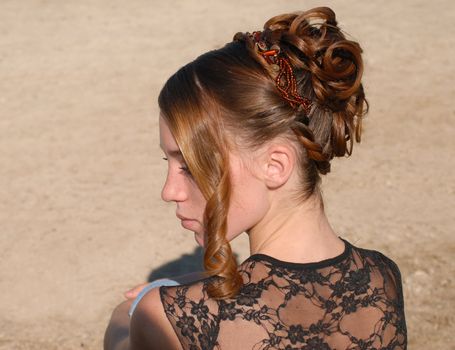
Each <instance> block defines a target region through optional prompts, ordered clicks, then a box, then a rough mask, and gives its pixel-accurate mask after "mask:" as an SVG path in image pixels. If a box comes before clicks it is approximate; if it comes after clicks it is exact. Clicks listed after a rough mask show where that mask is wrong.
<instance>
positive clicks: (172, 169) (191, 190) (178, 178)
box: [159, 116, 206, 246]
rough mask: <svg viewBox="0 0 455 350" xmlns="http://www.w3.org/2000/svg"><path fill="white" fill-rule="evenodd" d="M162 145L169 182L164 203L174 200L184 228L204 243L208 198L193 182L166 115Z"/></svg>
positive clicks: (160, 121)
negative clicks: (204, 221) (206, 198)
mask: <svg viewBox="0 0 455 350" xmlns="http://www.w3.org/2000/svg"><path fill="white" fill-rule="evenodd" d="M159 125H160V147H161V149H162V150H163V152H164V155H165V158H164V159H165V160H167V165H168V168H167V169H168V170H167V176H166V182H165V183H164V186H163V189H162V191H161V198H162V199H163V200H164V201H165V202H175V204H176V205H177V208H176V213H175V214H176V216H177V217H178V218H179V219H180V220H181V224H182V226H183V227H184V228H186V229H188V230H191V231H193V232H194V235H195V239H196V242H197V243H198V244H199V245H201V246H203V245H204V225H203V215H204V209H205V205H206V200H205V198H204V196H203V195H202V192H201V191H200V190H199V187H198V186H197V184H196V183H195V182H194V179H193V177H192V176H191V174H190V172H189V170H188V168H187V165H186V164H185V161H184V159H183V156H182V153H181V151H180V149H179V147H178V145H177V143H176V141H175V138H174V136H173V135H172V133H171V131H170V129H169V127H168V125H167V123H166V121H165V120H164V118H163V117H161V116H160V118H159Z"/></svg>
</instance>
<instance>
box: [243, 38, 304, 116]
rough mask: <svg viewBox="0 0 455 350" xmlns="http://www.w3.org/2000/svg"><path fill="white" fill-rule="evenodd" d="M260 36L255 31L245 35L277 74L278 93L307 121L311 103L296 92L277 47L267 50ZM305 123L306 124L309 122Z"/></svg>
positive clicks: (292, 78)
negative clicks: (303, 115)
mask: <svg viewBox="0 0 455 350" xmlns="http://www.w3.org/2000/svg"><path fill="white" fill-rule="evenodd" d="M261 34H262V32H260V31H255V32H253V34H250V33H247V35H248V36H250V38H251V39H252V40H253V42H254V44H255V48H256V51H257V52H258V54H260V55H261V56H262V57H263V58H264V59H265V61H266V62H267V63H268V64H270V65H271V68H272V69H273V70H274V71H275V72H276V73H277V75H276V77H275V84H276V87H277V89H278V91H279V92H280V93H281V95H282V96H283V98H284V99H285V100H286V101H288V102H289V104H290V105H291V106H292V107H294V108H298V109H299V110H300V109H302V110H303V111H304V112H305V115H306V119H307V118H308V115H309V114H310V110H311V101H310V100H309V99H308V98H306V97H303V96H300V94H299V93H298V92H297V82H296V79H295V75H294V72H293V70H292V67H291V64H290V63H289V59H288V58H287V57H286V56H285V55H284V54H283V53H281V50H280V47H279V46H278V45H276V44H274V45H272V46H271V47H270V48H269V47H268V46H267V44H266V42H265V41H264V40H262V39H261ZM306 121H307V122H308V121H309V120H306Z"/></svg>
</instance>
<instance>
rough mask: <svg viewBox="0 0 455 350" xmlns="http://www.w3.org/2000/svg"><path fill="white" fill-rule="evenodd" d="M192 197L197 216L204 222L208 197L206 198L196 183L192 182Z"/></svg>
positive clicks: (192, 205)
mask: <svg viewBox="0 0 455 350" xmlns="http://www.w3.org/2000/svg"><path fill="white" fill-rule="evenodd" d="M190 198H191V207H192V208H193V210H194V212H193V213H194V215H195V217H196V218H197V219H198V220H199V222H201V223H202V220H203V216H204V211H205V206H206V204H207V201H206V199H205V198H204V196H203V194H202V192H201V190H200V189H199V187H197V186H196V184H194V183H192V185H191V187H190Z"/></svg>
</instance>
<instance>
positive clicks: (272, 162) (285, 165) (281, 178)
mask: <svg viewBox="0 0 455 350" xmlns="http://www.w3.org/2000/svg"><path fill="white" fill-rule="evenodd" d="M263 156H264V158H263V167H262V169H263V170H264V172H263V176H264V181H265V184H266V186H267V187H268V188H270V189H275V188H278V187H281V186H282V185H284V184H285V183H286V182H287V181H288V179H289V177H290V176H291V174H292V171H293V169H294V166H295V162H296V156H295V152H294V150H293V148H292V146H290V145H286V144H270V145H269V146H268V148H267V149H266V152H265V153H264V154H263Z"/></svg>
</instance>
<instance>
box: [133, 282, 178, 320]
mask: <svg viewBox="0 0 455 350" xmlns="http://www.w3.org/2000/svg"><path fill="white" fill-rule="evenodd" d="M178 285H180V283H178V282H177V281H174V280H171V279H169V278H160V279H159V280H156V281H153V282H150V283H149V284H147V285H146V286H145V287H144V288H143V289H142V290H141V292H140V293H139V294H138V295H137V297H136V298H135V299H134V301H133V303H132V304H131V307H130V310H129V311H128V315H129V316H130V317H131V315H132V314H133V312H134V309H136V306H137V304H139V302H140V301H141V299H142V298H143V297H144V295H146V294H147V293H148V292H149V291H150V290H152V289H153V288H155V287H161V286H178Z"/></svg>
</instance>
